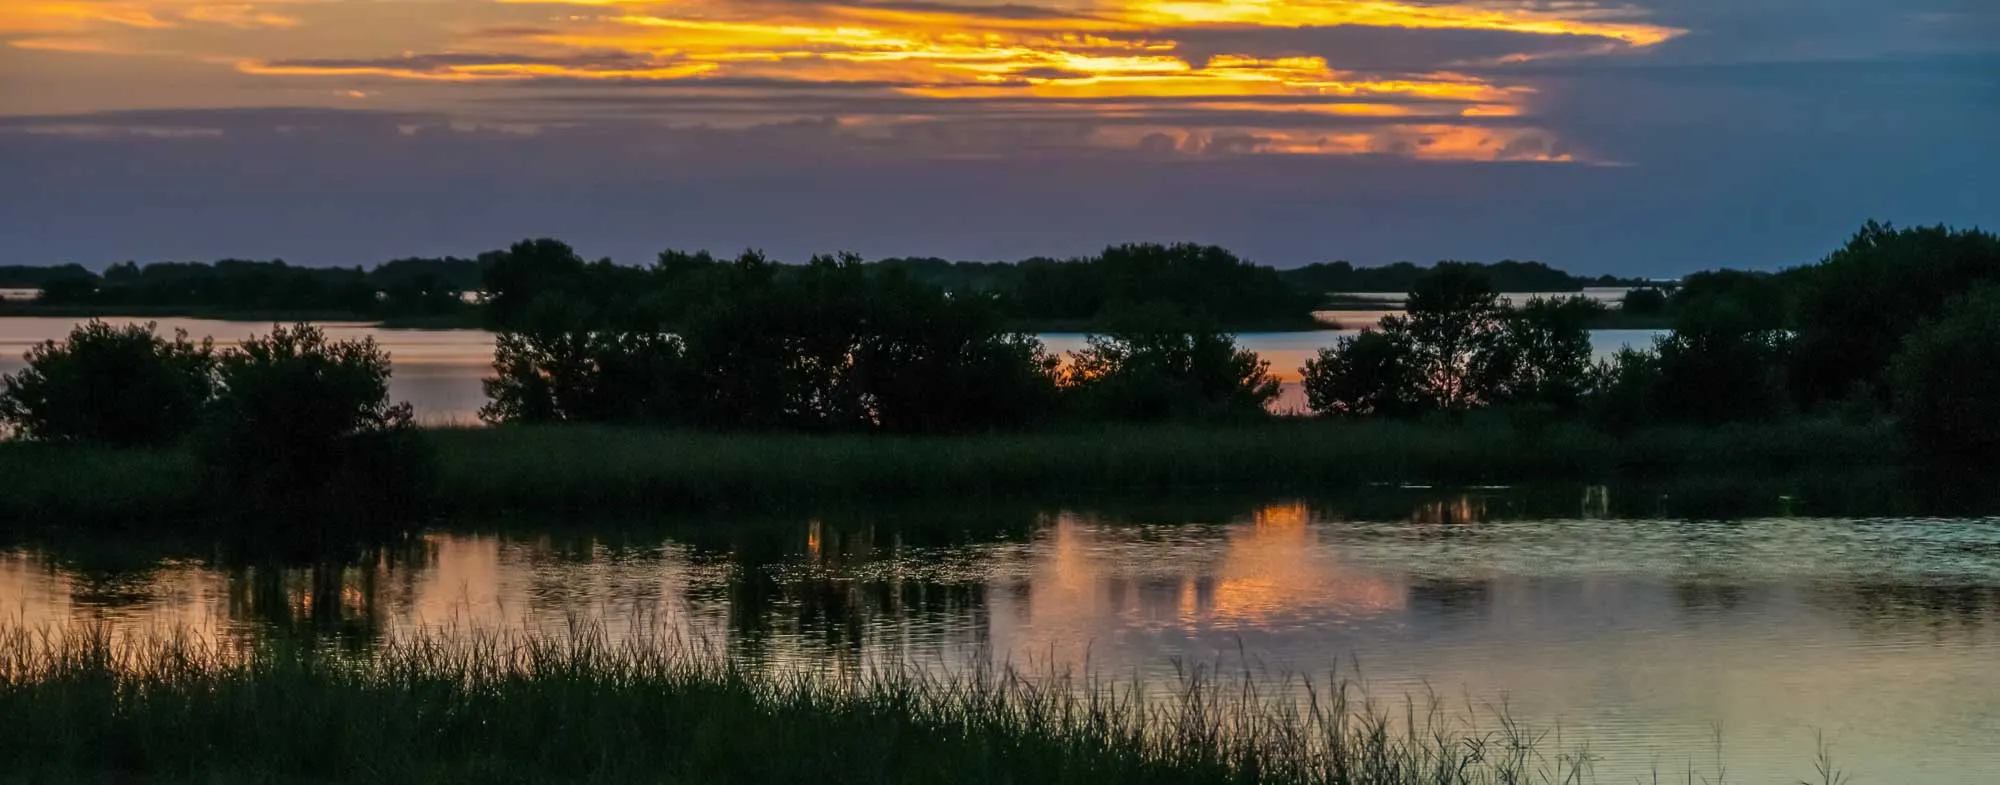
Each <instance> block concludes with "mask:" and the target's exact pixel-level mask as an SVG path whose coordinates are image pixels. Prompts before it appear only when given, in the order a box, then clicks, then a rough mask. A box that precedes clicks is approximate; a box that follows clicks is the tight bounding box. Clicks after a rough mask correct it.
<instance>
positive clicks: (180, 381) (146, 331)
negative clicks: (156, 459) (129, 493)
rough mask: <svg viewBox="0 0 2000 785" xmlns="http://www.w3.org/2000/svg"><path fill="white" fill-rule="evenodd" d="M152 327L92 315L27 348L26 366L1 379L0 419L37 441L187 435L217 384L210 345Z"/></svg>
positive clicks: (162, 439) (118, 441) (136, 440)
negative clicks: (64, 335)
mask: <svg viewBox="0 0 2000 785" xmlns="http://www.w3.org/2000/svg"><path fill="white" fill-rule="evenodd" d="M157 328H158V325H156V324H154V323H147V324H143V325H139V324H128V325H125V326H123V327H112V326H111V325H109V324H106V323H104V322H100V321H94V320H93V321H91V322H88V323H86V324H83V325H79V326H78V327H76V328H75V329H74V330H72V331H71V332H70V334H69V339H68V340H67V341H64V342H62V343H57V342H55V341H48V342H45V343H43V344H41V345H39V346H36V347H34V348H33V349H30V350H29V351H28V353H27V361H28V367H27V368H26V369H23V370H22V371H21V372H20V373H17V374H12V375H9V376H6V377H5V378H4V386H5V389H4V391H0V422H4V423H7V424H8V425H10V426H12V427H13V429H14V430H15V432H16V433H17V434H18V435H19V436H21V437H23V438H27V439H34V440H39V441H73V442H89V443H98V444H112V445H122V446H130V445H146V444H162V443H166V442H171V441H174V440H176V439H179V438H181V437H183V436H185V435H187V434H188V433H189V432H191V431H192V430H193V429H194V427H195V426H196V424H197V423H198V422H199V420H200V417H201V411H202V407H203V406H204V405H205V404H207V402H208V399H209V396H210V395H211V394H212V393H213V392H214V389H215V378H214V369H215V355H214V351H213V348H212V346H211V344H210V343H209V341H207V340H203V341H202V342H201V343H198V344H197V343H193V342H190V341H189V340H188V337H187V332H186V331H184V330H177V331H175V333H174V337H173V338H171V339H168V338H163V337H161V336H160V335H159V333H158V331H157Z"/></svg>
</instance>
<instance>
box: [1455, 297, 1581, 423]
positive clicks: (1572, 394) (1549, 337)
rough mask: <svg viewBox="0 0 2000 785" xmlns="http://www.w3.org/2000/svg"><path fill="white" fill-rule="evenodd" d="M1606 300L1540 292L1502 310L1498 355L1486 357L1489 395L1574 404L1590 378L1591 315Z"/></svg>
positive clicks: (1566, 407)
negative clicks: (1550, 296) (1544, 295)
mask: <svg viewBox="0 0 2000 785" xmlns="http://www.w3.org/2000/svg"><path fill="white" fill-rule="evenodd" d="M1603 310H1604V306H1602V305H1599V304H1598V303H1597V302H1596V301H1595V300H1589V299H1585V298H1582V297H1567V298H1562V299H1547V298H1538V299H1535V300H1531V301H1529V302H1528V303H1527V304H1526V305H1523V306H1520V307H1518V308H1513V309H1509V310H1508V311H1507V312H1506V313H1505V314H1504V315H1503V316H1502V321H1503V326H1502V328H1501V330H1502V332H1501V336H1500V340H1499V342H1498V344H1497V348H1496V349H1494V350H1493V351H1494V352H1495V353H1496V354H1497V356H1496V357H1495V358H1493V359H1490V360H1487V361H1485V362H1483V363H1482V365H1484V367H1485V368H1486V371H1485V373H1486V374H1487V376H1488V379H1489V380H1490V381H1489V382H1488V383H1487V389H1486V390H1484V391H1483V394H1484V395H1486V396H1487V397H1488V398H1489V399H1490V400H1492V401H1494V402H1496V403H1506V404H1510V405H1515V406H1531V407H1540V408H1546V409H1552V410H1555V411H1562V412H1567V411H1571V410H1574V409H1575V408H1576V406H1577V404H1578V401H1579V400H1580V399H1581V398H1582V396H1583V394H1584V392H1585V390H1587V389H1588V388H1589V387H1590V380H1591V354H1592V352H1591V348H1590V328H1589V325H1590V320H1591V319H1592V318H1594V317H1595V316H1597V315H1598V314H1599V313H1602V312H1603Z"/></svg>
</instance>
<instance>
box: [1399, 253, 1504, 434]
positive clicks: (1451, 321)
mask: <svg viewBox="0 0 2000 785" xmlns="http://www.w3.org/2000/svg"><path fill="white" fill-rule="evenodd" d="M1405 308H1406V310H1407V315H1406V316H1393V317H1390V318H1387V319H1384V320H1382V331H1383V332H1386V333H1389V334H1391V335H1399V334H1400V335H1401V336H1403V340H1404V342H1405V344H1406V345H1407V346H1409V347H1410V354H1409V363H1410V373H1411V378H1412V380H1413V381H1414V382H1415V384H1416V396H1415V397H1416V398H1417V399H1418V400H1421V401H1423V402H1424V403H1425V405H1426V406H1427V407H1429V408H1435V409H1441V410H1444V411H1463V410H1466V409H1470V408H1473V407H1476V406H1482V405H1485V404H1487V403H1491V402H1493V399H1494V398H1495V396H1496V394H1498V393H1499V392H1500V389H1499V385H1500V384H1501V383H1502V381H1503V379H1504V375H1505V373H1506V371H1507V369H1506V368H1504V367H1503V364H1502V363H1503V360H1504V358H1503V346H1502V342H1503V341H1504V340H1505V337H1506V335H1505V333H1506V327H1507V322H1506V313H1505V309H1504V308H1502V307H1501V305H1500V297H1499V293H1497V292H1495V291H1494V290H1493V285H1492V284H1491V283H1489V282H1488V281H1487V280H1486V278H1485V276H1484V275H1482V274H1481V273H1480V272H1479V271H1478V270H1477V269H1476V268H1472V267H1468V266H1464V265H1455V264H1440V265H1438V266H1437V267H1435V268H1432V270H1431V273H1430V274H1429V275H1427V276H1425V277H1424V278H1423V280H1421V281H1419V282H1418V283H1417V287H1416V288H1415V289H1412V290H1411V291H1410V298H1409V300H1408V302H1407V304H1406V305H1405Z"/></svg>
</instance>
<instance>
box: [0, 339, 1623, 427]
mask: <svg viewBox="0 0 2000 785" xmlns="http://www.w3.org/2000/svg"><path fill="white" fill-rule="evenodd" d="M1328 313H1329V314H1331V316H1332V317H1333V318H1336V319H1337V320H1338V321H1339V323H1341V324H1361V323H1363V322H1364V321H1365V320H1367V319H1376V318H1380V314H1381V313H1385V312H1337V313H1336V312H1328ZM106 321H111V322H123V321H140V322H144V321H157V322H159V324H160V329H161V330H162V331H163V332H171V331H173V330H175V329H183V330H187V331H188V334H189V335H190V336H193V337H195V338H197V339H198V338H202V337H212V338H214V339H215V340H216V342H217V343H232V342H235V341H241V340H243V339H245V338H248V337H250V336H252V335H256V334H259V333H266V332H270V330H271V325H269V324H264V323H261V322H224V321H213V320H207V319H176V318H160V319H118V318H107V319H106ZM77 322H78V320H76V319H68V318H51V317H0V373H13V372H15V371H18V370H20V369H21V367H22V366H23V365H24V363H23V362H22V359H21V355H22V354H24V353H26V352H27V351H28V349H29V347H32V346H34V345H36V344H39V343H41V342H43V341H49V340H62V339H63V338H65V337H67V336H68V335H69V331H70V329H71V328H72V327H75V326H76V324H77ZM320 326H321V327H324V328H325V329H326V331H327V333H328V334H329V335H330V336H332V337H334V338H357V337H361V336H371V337H373V338H374V339H375V341H376V342H377V343H379V344H381V345H382V347H383V348H384V349H387V350H388V351H389V353H390V359H391V361H392V362H393V363H394V368H395V378H394V379H393V380H392V383H391V384H390V394H391V395H392V396H394V397H395V398H396V399H398V400H404V401H409V402H410V404H411V406H413V407H414V408H415V409H416V413H417V420H418V422H421V423H423V424H426V425H467V424H472V423H476V422H478V416H479V407H480V406H482V405H484V404H485V403H486V394H485V392H484V391H482V390H481V389H480V386H479V380H480V379H481V378H484V377H486V376H490V375H492V373H493V334H492V333H488V332H485V331H482V330H400V329H383V328H380V327H376V326H373V325H370V324H362V323H343V322H322V323H321V324H320ZM1354 332H1356V331H1355V330H1319V331H1306V332H1279V333H1243V334H1241V335H1238V336H1237V342H1238V343H1240V344H1242V345H1243V346H1244V347H1246V348H1248V349H1250V350H1251V351H1255V352H1257V353H1258V354H1259V355H1262V356H1263V357H1264V359H1266V360H1269V361H1270V362H1271V372H1272V373H1274V374H1277V376H1278V377H1279V379H1280V380H1282V381H1283V382H1284V391H1283V395H1282V396H1281V397H1280V398H1279V400H1278V401H1277V403H1276V404H1275V405H1274V408H1276V409H1277V410H1279V411H1303V410H1304V409H1305V392H1304V391H1303V390H1302V389H1301V388H1300V387H1299V384H1298V380H1299V368H1300V367H1301V366H1303V365H1305V362H1306V360H1307V359H1308V358H1310V357H1312V356H1313V354H1314V353H1316V352H1318V351H1319V349H1320V348H1321V347H1324V346H1332V345H1333V344H1334V342H1335V341H1336V340H1337V339H1338V338H1339V337H1340V336H1342V335H1352V334H1354ZM1659 332H1660V331H1655V330H1598V331H1594V332H1592V333H1591V336H1590V338H1591V345H1592V346H1593V347H1595V348H1596V350H1597V353H1598V355H1599V356H1606V355H1609V354H1611V353H1612V352H1616V351H1618V349H1620V348H1622V347H1624V346H1628V345H1629V346H1647V345H1650V344H1651V343H1652V340H1653V336H1654V335H1656V334H1658V333H1659ZM1040 337H1041V339H1042V342H1043V343H1044V344H1046V345H1047V346H1048V349H1049V351H1052V352H1067V351H1074V350H1077V349H1081V348H1083V347H1084V335H1083V334H1082V333H1049V334H1045V335H1042V336H1040Z"/></svg>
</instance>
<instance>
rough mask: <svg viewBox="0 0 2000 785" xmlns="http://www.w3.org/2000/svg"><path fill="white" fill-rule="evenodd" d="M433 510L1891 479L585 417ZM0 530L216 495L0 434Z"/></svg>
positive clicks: (1816, 437)
mask: <svg viewBox="0 0 2000 785" xmlns="http://www.w3.org/2000/svg"><path fill="white" fill-rule="evenodd" d="M423 434H424V439H425V441H426V442H428V443H429V444H430V445H431V446H432V447H433V448H435V452H436V458H437V462H436V474H437V484H436V487H435V489H434V491H433V492H432V493H431V494H430V497H429V501H430V502H431V509H432V511H433V512H434V513H435V515H436V516H437V517H440V518H452V517H466V516H494V515H499V516H506V515H553V516H565V515H575V514H579V513H583V514H600V515H617V514H625V513H637V514H651V513H679V512H714V511H743V510H796V509H802V508H814V507H819V506H843V505H857V504H878V503H888V502H918V501H926V500H948V499H1008V498H1021V497H1028V496H1033V495H1046V494H1121V493H1124V494H1145V493H1157V492H1178V491H1200V492H1212V491H1242V492H1277V493H1284V492H1300V491H1308V492H1312V491H1329V490H1335V489H1339V488H1344V487H1354V486H1362V485H1366V484H1369V483H1378V484H1380V483H1386V484H1420V485H1421V484H1441V485H1465V486H1474V485H1495V484H1516V483H1537V482H1569V483H1575V482H1585V483H1589V482H1604V481H1609V480H1614V479H1616V480H1630V479H1642V478H1654V479H1657V478H1662V477H1672V478H1674V479H1677V480H1678V479H1696V478H1703V477H1720V476H1728V475H1736V476H1778V475H1784V474H1787V473H1798V472H1812V471H1825V472H1836V473H1839V472H1855V471H1863V470H1868V469H1900V468H1907V467H1909V465H1910V463H1911V460H1910V458H1909V457H1908V456H1907V455H1906V454H1905V451H1904V450H1903V449H1902V448H1901V447H1900V446H1899V444H1898V442H1897V441H1896V440H1895V437H1894V436H1893V434H1892V433H1891V432H1890V431H1888V430H1887V429H1886V428H1884V427H1882V426H1879V425H1878V426H1854V425H1844V424H1840V423H1836V422H1830V421H1795V422H1788V423H1780V424H1773V425H1758V426H1732V427H1721V428H1656V429H1648V430H1641V431H1635V432H1632V433H1630V434H1623V435H1615V434H1610V433H1606V432H1603V431H1598V430H1593V429H1589V428H1584V427H1581V426H1575V425H1554V426H1546V427H1541V428H1519V427H1515V426H1513V425H1511V424H1508V423H1506V422H1501V421H1492V422H1474V423H1465V424H1459V425H1451V424H1441V423H1440V424H1425V423H1394V422H1341V421H1328V420H1307V419H1301V418H1278V419H1276V420H1274V421H1271V422H1266V423H1255V424H1245V425H1237V426H1186V425H1180V426H1175V425H1167V426H1128V427H1093V428H1081V427H1079V428H1058V429H1051V430H1044V431H1033V432H1026V433H1016V434H991V435H963V436H933V437H895V436H880V435H866V434H839V435H801V434H783V433H712V432H696V431H685V430H659V429H649V428H636V427H634V428H623V427H599V426H543V427H500V428H435V429H426V430H424V431H423ZM0 476H5V477H7V478H8V480H9V485H10V486H11V487H10V491H9V492H8V493H6V494H0V524H25V525H27V526H29V527H33V526H36V525H47V524H48V523H50V522H55V521H62V522H65V523H67V524H70V525H76V526H91V525H131V524H135V523H140V522H154V521H172V520H182V521H193V520H201V519H203V518H205V517H209V516H212V515H213V514H215V513H216V512H217V510H218V508H219V507H221V504H220V503H218V501H217V499H216V498H214V496H213V494H211V493H209V492H207V491H206V490H205V489H204V487H203V486H204V482H203V479H204V477H203V470H202V466H201V464H200V462H199V460H197V458H196V457H195V456H194V454H193V452H192V450H190V449H186V448H141V449H112V448H102V447H86V446H75V445H61V444H33V443H20V442H8V443H0Z"/></svg>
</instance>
